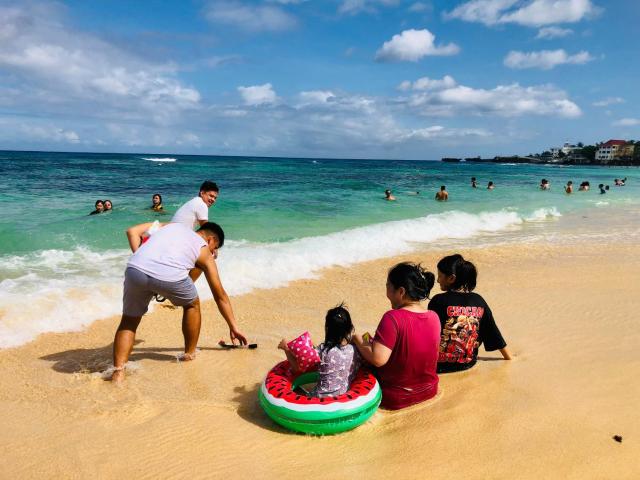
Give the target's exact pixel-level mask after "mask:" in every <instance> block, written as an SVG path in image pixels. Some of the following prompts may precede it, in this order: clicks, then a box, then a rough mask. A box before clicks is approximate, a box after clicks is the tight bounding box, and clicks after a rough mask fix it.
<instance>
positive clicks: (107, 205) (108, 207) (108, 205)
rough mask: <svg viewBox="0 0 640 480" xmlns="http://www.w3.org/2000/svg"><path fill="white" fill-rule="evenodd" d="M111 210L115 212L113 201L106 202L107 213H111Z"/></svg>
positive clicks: (105, 209)
mask: <svg viewBox="0 0 640 480" xmlns="http://www.w3.org/2000/svg"><path fill="white" fill-rule="evenodd" d="M111 210H113V203H111V200H105V201H104V211H105V212H110V211H111Z"/></svg>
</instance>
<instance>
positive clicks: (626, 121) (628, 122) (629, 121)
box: [613, 118, 640, 127]
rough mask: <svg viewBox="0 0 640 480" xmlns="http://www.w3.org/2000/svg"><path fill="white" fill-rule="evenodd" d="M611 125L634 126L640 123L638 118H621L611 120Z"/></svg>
mask: <svg viewBox="0 0 640 480" xmlns="http://www.w3.org/2000/svg"><path fill="white" fill-rule="evenodd" d="M613 125H614V126H616V127H635V126H636V125H640V119H638V118H621V119H620V120H617V121H615V122H613Z"/></svg>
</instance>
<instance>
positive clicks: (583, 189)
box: [578, 181, 591, 192]
mask: <svg viewBox="0 0 640 480" xmlns="http://www.w3.org/2000/svg"><path fill="white" fill-rule="evenodd" d="M590 186H591V185H590V184H589V182H587V181H584V182H582V183H581V184H580V187H578V191H579V192H587V191H589V187H590Z"/></svg>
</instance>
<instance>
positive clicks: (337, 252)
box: [0, 209, 559, 348]
mask: <svg viewBox="0 0 640 480" xmlns="http://www.w3.org/2000/svg"><path fill="white" fill-rule="evenodd" d="M556 215H559V213H557V212H556V211H555V209H547V210H545V209H541V210H538V211H536V212H533V213H532V214H530V215H522V214H520V213H518V212H516V211H507V210H501V211H496V212H486V213H480V214H471V213H464V212H456V211H454V212H447V213H440V214H432V215H427V216H424V217H421V218H415V219H410V220H399V221H392V222H386V223H380V224H374V225H368V226H364V227H358V228H352V229H348V230H344V231H341V232H335V233H331V234H328V235H322V236H315V237H306V238H300V239H296V240H291V241H288V242H282V243H255V242H248V241H242V240H241V241H232V240H229V241H227V243H226V244H225V247H224V249H222V250H221V252H220V257H219V259H218V265H219V269H220V275H221V278H222V279H223V282H224V286H225V288H226V290H227V292H228V293H229V294H230V295H240V294H244V293H248V292H251V291H252V290H255V289H264V288H276V287H280V286H284V285H287V284H288V283H290V282H292V281H294V280H299V279H305V278H316V277H317V276H318V274H319V272H320V271H321V270H322V269H324V268H327V267H331V266H334V265H341V266H348V265H353V264H355V263H359V262H364V261H367V260H374V259H380V258H385V257H390V256H394V255H399V254H405V253H410V252H412V251H415V250H416V249H418V248H425V246H427V245H428V244H429V242H433V241H441V240H443V239H447V238H451V239H465V238H471V237H475V236H478V235H482V234H483V233H491V232H498V231H502V230H506V229H510V228H514V227H517V226H518V225H520V224H522V223H524V222H526V221H530V220H531V219H534V220H536V221H540V220H545V219H546V218H548V217H550V216H551V217H553V216H556ZM128 257H129V251H128V250H126V249H122V250H109V251H102V252H95V251H92V250H90V249H88V248H84V247H78V248H76V249H74V250H71V251H63V250H48V251H40V252H37V253H32V254H28V255H22V256H3V257H0V278H2V279H3V280H2V281H1V282H0V348H6V347H13V346H17V345H21V344H23V343H26V342H28V341H30V340H32V339H33V338H35V337H36V336H37V335H38V334H40V333H43V332H66V331H77V330H80V329H82V328H84V327H86V326H87V325H89V324H90V323H91V322H92V321H94V320H97V319H100V318H105V317H108V316H111V315H117V314H120V312H121V308H122V280H123V274H124V269H125V265H126V262H127V259H128ZM197 287H198V290H199V292H200V294H201V296H202V297H203V298H210V297H211V293H210V292H209V289H208V287H207V284H206V282H205V280H204V279H203V278H201V279H200V280H199V281H198V285H197ZM152 308H153V304H152V306H151V309H152Z"/></svg>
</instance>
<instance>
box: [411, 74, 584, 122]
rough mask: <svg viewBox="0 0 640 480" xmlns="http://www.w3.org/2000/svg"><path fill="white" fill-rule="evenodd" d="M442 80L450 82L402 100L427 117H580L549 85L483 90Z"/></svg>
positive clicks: (504, 86) (453, 81) (563, 97)
mask: <svg viewBox="0 0 640 480" xmlns="http://www.w3.org/2000/svg"><path fill="white" fill-rule="evenodd" d="M445 78H450V80H448V81H446V82H444V81H440V83H439V84H434V83H433V81H430V82H431V83H430V84H429V82H427V84H429V86H430V87H431V89H427V90H424V91H418V92H415V93H413V94H412V95H410V96H409V97H408V98H407V99H405V100H404V101H405V102H406V103H407V105H409V106H410V107H412V108H415V109H416V110H417V111H418V112H420V113H422V114H424V115H429V116H454V115H482V116H489V115H497V116H502V117H519V116H524V115H554V116H556V117H564V118H574V117H578V116H580V115H581V114H582V111H581V110H580V107H578V105H576V104H575V103H574V102H572V101H571V100H569V99H568V98H567V95H566V93H565V92H563V91H562V90H558V89H556V88H555V87H552V86H548V85H542V86H534V87H522V86H520V85H518V84H517V83H515V84H511V85H498V86H497V87H495V88H493V89H491V90H487V89H476V88H472V87H467V86H464V85H458V84H457V83H456V82H455V80H454V79H453V78H451V77H445ZM401 85H402V84H401ZM413 85H414V84H411V86H413ZM405 86H406V84H405Z"/></svg>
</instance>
